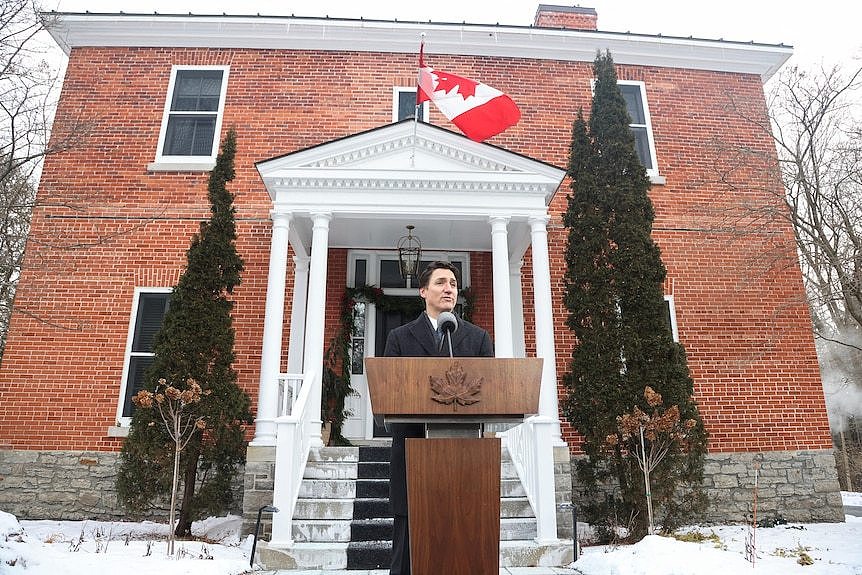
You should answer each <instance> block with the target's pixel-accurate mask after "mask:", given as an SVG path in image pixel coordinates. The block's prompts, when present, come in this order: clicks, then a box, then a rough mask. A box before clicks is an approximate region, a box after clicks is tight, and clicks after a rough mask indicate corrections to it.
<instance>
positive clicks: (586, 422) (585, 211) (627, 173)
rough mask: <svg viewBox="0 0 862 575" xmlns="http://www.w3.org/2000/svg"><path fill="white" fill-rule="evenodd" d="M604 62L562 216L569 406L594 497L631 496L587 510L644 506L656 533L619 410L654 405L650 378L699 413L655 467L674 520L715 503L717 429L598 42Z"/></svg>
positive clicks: (576, 148)
mask: <svg viewBox="0 0 862 575" xmlns="http://www.w3.org/2000/svg"><path fill="white" fill-rule="evenodd" d="M593 70H594V72H595V76H596V81H595V91H594V96H593V102H592V111H591V113H590V121H589V127H588V126H587V123H586V122H585V120H584V116H583V110H579V112H578V116H577V119H576V121H575V123H574V126H573V131H572V146H571V153H570V154H571V155H570V158H569V166H568V175H569V176H570V178H571V189H572V193H571V194H570V195H569V196H568V208H567V210H566V212H565V214H564V216H563V222H564V224H565V226H566V227H567V228H568V243H567V246H566V263H567V269H566V292H565V304H566V307H567V308H568V310H569V316H568V326H569V328H570V329H571V330H572V331H573V332H574V334H575V336H576V337H577V342H578V343H577V345H576V347H575V349H574V351H573V352H572V361H571V370H570V372H569V373H567V374H566V375H565V376H564V382H565V385H566V388H567V390H568V397H567V400H566V401H565V402H564V404H563V411H564V414H565V415H566V417H567V418H568V420H569V421H570V422H571V423H572V425H573V426H574V427H575V428H576V429H577V430H578V432H579V433H580V434H581V436H582V437H583V439H584V442H583V449H584V452H585V453H586V455H587V458H586V459H585V460H583V461H582V462H581V463H580V464H579V466H578V476H579V478H580V480H581V482H582V483H583V485H584V487H585V488H586V489H587V490H588V491H589V492H592V494H593V495H594V496H595V495H598V494H599V493H600V490H601V485H602V484H604V485H607V484H608V483H613V482H616V483H618V485H619V497H620V499H621V501H615V500H614V499H615V498H612V499H611V500H610V501H608V500H604V501H603V502H601V503H595V504H593V505H590V507H589V508H588V509H587V512H588V513H590V512H591V513H592V514H593V517H592V519H593V520H594V521H596V522H598V523H599V524H601V522H602V521H613V519H612V517H611V516H612V515H614V514H615V515H616V516H617V517H618V518H619V519H620V520H623V521H627V520H628V518H629V517H631V515H632V513H634V517H635V518H634V535H635V536H638V535H641V534H643V533H645V532H646V520H647V513H646V503H645V500H644V484H643V476H642V475H641V471H640V469H639V468H638V466H637V463H636V461H635V459H634V458H633V457H630V456H629V455H628V454H626V453H624V452H623V451H622V450H621V449H620V444H622V443H623V441H622V438H621V437H620V441H619V442H618V443H617V446H616V447H611V446H609V445H608V444H607V443H606V439H607V436H608V435H611V434H619V431H618V429H617V417H618V416H620V415H622V414H623V413H625V412H628V411H631V409H632V408H633V407H634V406H639V407H640V408H641V409H642V410H644V411H646V412H648V413H650V412H652V409H650V408H649V406H648V405H647V404H646V400H645V399H644V388H645V387H646V386H650V387H652V388H653V389H654V390H656V391H657V392H659V393H660V394H661V395H662V397H663V399H664V405H665V406H668V407H669V406H671V405H677V406H679V408H680V417H681V418H682V419H683V420H685V419H689V418H691V419H694V420H695V421H696V422H697V426H696V429H695V431H694V432H693V433H692V436H693V441H692V445H691V447H690V449H689V450H687V451H686V452H682V451H681V450H680V449H676V450H675V451H674V452H672V453H670V454H669V455H668V456H667V457H666V458H665V460H664V461H663V462H662V464H661V465H660V466H659V468H658V469H657V470H656V471H655V472H654V473H653V475H652V479H653V501H654V502H656V503H657V504H658V512H657V517H659V518H660V520H661V522H662V523H663V524H664V526H665V528H669V527H671V526H673V525H675V524H676V523H677V522H678V521H680V520H681V519H682V518H683V517H685V516H686V513H687V512H689V513H690V512H697V511H700V510H702V508H703V506H704V505H705V499H704V497H703V495H702V492H701V490H700V489H698V486H699V484H700V482H701V481H702V476H703V457H704V453H705V450H706V433H705V431H704V428H703V423H702V421H701V419H700V415H699V413H698V410H697V406H696V404H695V403H694V401H693V399H692V394H693V386H692V380H691V377H690V376H689V372H688V366H687V363H686V358H685V352H684V350H683V348H682V346H680V345H679V344H677V343H675V342H674V341H673V337H672V334H671V331H670V329H669V326H668V324H667V320H666V315H665V302H664V295H663V282H664V279H665V274H666V271H665V267H664V264H663V263H662V261H661V256H660V253H659V249H658V246H657V245H656V244H655V242H653V240H652V237H651V232H652V223H653V219H654V217H655V215H654V212H653V206H652V202H651V201H650V199H649V197H648V196H647V192H648V190H649V187H650V183H649V179H648V177H647V174H646V170H645V169H644V167H643V165H642V164H641V162H640V160H639V159H638V156H637V153H636V152H635V145H634V136H633V135H632V132H631V130H630V128H629V123H630V122H631V120H630V118H629V115H628V112H627V110H626V103H625V100H624V99H623V96H622V94H621V93H620V90H619V87H618V86H617V75H616V70H615V68H614V63H613V60H612V58H611V55H610V53H606V54H604V55H602V54H601V53H599V54H598V55H597V57H596V60H595V62H594V65H593ZM677 487H679V488H680V489H679V490H678V491H676V494H675V490H676V489H677ZM593 500H594V501H600V500H601V498H599V497H594V498H593ZM611 505H613V508H611ZM614 512H615V513H614Z"/></svg>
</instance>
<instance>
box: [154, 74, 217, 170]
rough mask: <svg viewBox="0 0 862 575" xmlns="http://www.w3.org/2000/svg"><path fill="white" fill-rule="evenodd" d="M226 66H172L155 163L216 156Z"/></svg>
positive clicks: (188, 160) (209, 158) (197, 159)
mask: <svg viewBox="0 0 862 575" xmlns="http://www.w3.org/2000/svg"><path fill="white" fill-rule="evenodd" d="M227 77H228V67H227V66H194V67H193V66H174V67H173V69H172V70H171V81H170V84H169V85H168V95H167V100H166V103H165V111H164V116H163V118H162V129H161V134H160V135H159V148H158V151H157V153H156V162H165V163H170V162H173V163H193V162H206V161H212V160H214V159H215V156H216V153H217V152H218V143H219V137H218V136H219V133H220V132H221V122H222V112H223V110H224V101H225V94H226V92H227Z"/></svg>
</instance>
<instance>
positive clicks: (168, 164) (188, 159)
mask: <svg viewBox="0 0 862 575" xmlns="http://www.w3.org/2000/svg"><path fill="white" fill-rule="evenodd" d="M186 70H221V71H222V72H223V76H222V82H221V92H220V94H219V104H218V110H217V111H216V112H215V114H216V123H215V131H214V132H213V143H212V150H211V151H210V153H209V155H206V156H168V155H165V154H163V153H162V152H163V151H164V148H165V137H166V135H167V131H168V120H169V119H170V116H171V101H172V100H173V97H174V84H175V83H176V79H177V73H178V72H182V71H186ZM229 73H230V66H185V65H184V66H179V65H174V66H172V67H171V79H170V81H169V82H168V92H167V95H166V96H165V106H164V109H163V112H162V127H161V130H160V131H159V142H158V147H157V148H156V158H155V161H154V162H153V163H152V164H150V165H149V166H147V169H148V170H150V171H166V170H170V171H174V170H181V171H208V170H211V169H213V167H214V166H215V159H216V155H217V154H218V148H219V144H220V143H221V127H222V120H223V119H224V106H225V99H226V98H227V83H228V76H229ZM183 113H184V114H188V113H190V112H183ZM191 113H192V114H194V112H191ZM199 113H200V114H204V113H205V114H207V115H211V114H213V112H199Z"/></svg>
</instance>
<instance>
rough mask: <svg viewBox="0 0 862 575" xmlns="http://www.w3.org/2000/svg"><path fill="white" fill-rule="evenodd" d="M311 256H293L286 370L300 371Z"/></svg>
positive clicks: (291, 371) (303, 346) (289, 371)
mask: <svg viewBox="0 0 862 575" xmlns="http://www.w3.org/2000/svg"><path fill="white" fill-rule="evenodd" d="M310 261H311V258H308V257H304V256H294V258H293V262H294V271H293V303H291V307H290V340H289V342H290V343H289V344H288V350H287V372H288V373H302V354H303V350H304V349H305V314H306V313H307V307H308V264H309V262H310Z"/></svg>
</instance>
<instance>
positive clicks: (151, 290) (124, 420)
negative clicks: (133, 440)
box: [109, 287, 174, 434]
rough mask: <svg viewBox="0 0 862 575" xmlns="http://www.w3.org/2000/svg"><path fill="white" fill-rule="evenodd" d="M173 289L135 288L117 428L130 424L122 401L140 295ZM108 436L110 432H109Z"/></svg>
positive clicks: (130, 358) (121, 381)
mask: <svg viewBox="0 0 862 575" xmlns="http://www.w3.org/2000/svg"><path fill="white" fill-rule="evenodd" d="M173 291H174V290H173V288H170V287H136V288H135V293H134V295H133V296H132V309H131V310H130V312H129V331H128V334H127V335H126V351H125V353H124V356H123V374H122V379H121V380H120V398H119V400H118V401H117V426H118V427H120V428H127V427H128V426H129V425H130V424H131V423H132V418H131V417H123V407H124V404H123V401H124V400H125V398H126V384H127V383H128V379H129V366H130V365H131V363H132V343H133V340H134V339H135V322H136V321H137V317H138V306H139V305H140V300H141V294H151V293H171V292H173ZM134 355H135V356H142V355H153V354H152V353H142V352H137V353H135V354H134ZM109 434H110V430H109Z"/></svg>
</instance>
